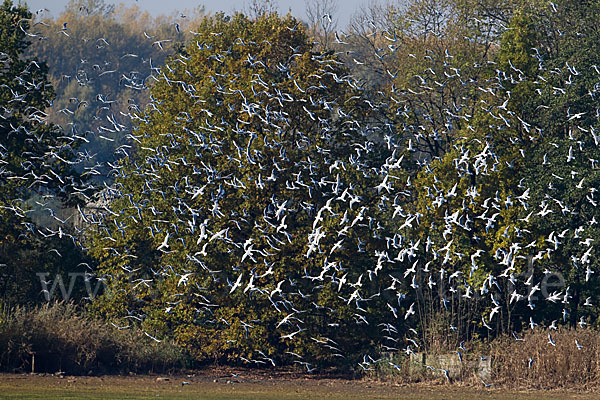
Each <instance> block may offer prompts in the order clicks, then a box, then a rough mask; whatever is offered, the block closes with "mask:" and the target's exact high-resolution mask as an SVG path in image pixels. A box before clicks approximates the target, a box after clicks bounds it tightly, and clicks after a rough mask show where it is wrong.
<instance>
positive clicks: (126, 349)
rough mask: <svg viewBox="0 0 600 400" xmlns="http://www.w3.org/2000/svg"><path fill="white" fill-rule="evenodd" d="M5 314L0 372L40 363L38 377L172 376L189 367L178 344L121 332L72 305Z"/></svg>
mask: <svg viewBox="0 0 600 400" xmlns="http://www.w3.org/2000/svg"><path fill="white" fill-rule="evenodd" d="M2 314H3V315H2V316H1V317H0V370H4V371H15V372H16V371H20V372H29V371H31V370H32V369H33V366H32V363H33V362H35V371H36V372H56V371H64V372H65V373H69V374H89V373H94V374H97V373H115V372H119V373H124V372H136V373H137V372H167V371H172V370H174V369H179V368H184V367H185V366H186V365H187V363H188V357H187V355H186V354H185V352H184V351H183V350H181V349H180V348H179V347H177V346H176V345H175V344H174V343H172V342H170V341H167V340H164V341H162V342H160V343H157V342H155V341H153V340H151V339H150V338H148V337H147V336H146V335H145V334H144V332H143V331H142V330H140V329H139V328H134V327H132V328H129V329H123V330H118V329H117V328H115V327H113V326H112V325H110V324H108V323H106V322H105V321H103V320H101V319H97V318H91V317H88V316H85V315H84V314H83V313H82V312H81V311H79V310H78V308H77V306H76V305H74V304H72V303H52V304H50V303H48V304H45V305H42V306H39V307H34V308H26V307H22V306H19V307H15V308H12V309H10V310H7V311H6V310H5V311H4V312H3V313H2ZM34 359H35V361H34Z"/></svg>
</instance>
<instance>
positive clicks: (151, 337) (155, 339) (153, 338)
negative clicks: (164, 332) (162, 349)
mask: <svg viewBox="0 0 600 400" xmlns="http://www.w3.org/2000/svg"><path fill="white" fill-rule="evenodd" d="M144 333H145V334H146V336H148V337H149V338H150V339H152V340H154V341H155V342H157V343H160V342H162V340H159V339H157V338H155V337H154V336H152V335H150V334H149V333H148V332H146V331H144Z"/></svg>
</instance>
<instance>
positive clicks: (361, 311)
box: [91, 14, 385, 369]
mask: <svg viewBox="0 0 600 400" xmlns="http://www.w3.org/2000/svg"><path fill="white" fill-rule="evenodd" d="M195 31H196V34H195V37H194V39H193V40H192V41H191V42H190V43H189V44H188V45H187V46H186V47H185V48H184V49H183V50H182V53H181V54H180V55H178V56H176V57H173V58H171V59H170V60H168V61H167V64H166V65H165V66H164V67H163V68H161V72H160V76H161V77H162V78H161V79H160V81H159V82H157V83H156V84H155V86H154V87H153V89H152V99H153V101H152V103H151V104H149V106H148V107H147V108H146V113H145V114H143V115H142V114H140V115H139V118H140V119H141V121H142V122H140V123H139V125H138V126H137V132H136V136H137V138H138V139H137V140H138V141H139V142H138V147H137V149H138V150H137V152H136V154H135V157H132V158H130V159H128V160H126V162H124V163H123V165H122V166H121V177H119V178H118V179H117V182H116V190H117V192H118V195H119V196H120V197H119V198H118V199H117V200H115V201H114V202H113V203H112V204H111V212H110V214H107V215H106V217H105V219H104V223H103V224H102V225H101V226H100V227H99V233H98V235H97V236H96V237H95V239H94V240H93V242H92V244H91V253H92V255H93V256H94V257H96V258H97V260H98V261H99V264H100V267H99V273H101V274H105V275H106V276H107V282H108V290H107V291H106V293H105V294H104V296H103V297H102V298H101V299H99V301H97V302H96V303H95V308H96V309H97V310H98V311H99V312H101V313H103V314H105V315H108V316H109V317H111V318H140V319H141V320H143V326H144V327H145V329H148V330H151V331H152V332H153V334H154V335H158V336H163V335H171V334H173V335H174V336H175V338H176V339H177V340H178V341H179V343H180V344H183V345H185V346H186V347H188V349H190V351H192V352H193V353H194V354H195V355H196V356H197V357H198V358H199V359H202V360H205V359H212V358H216V359H221V360H226V359H229V360H233V361H239V360H240V359H241V357H244V358H245V359H248V360H253V361H255V362H256V363H265V362H266V363H267V364H269V365H270V361H268V360H267V359H266V357H269V358H274V360H275V361H274V362H275V363H276V364H278V363H280V362H287V363H292V362H293V361H298V362H300V363H304V365H306V367H307V368H308V369H310V368H313V365H314V364H313V363H317V364H318V363H322V364H332V363H347V365H350V364H352V361H353V360H354V359H357V358H359V357H360V351H362V350H365V349H374V348H375V347H376V344H377V340H376V338H377V336H378V335H380V334H381V333H380V332H379V330H378V329H379V328H377V323H378V322H379V321H380V320H381V318H382V315H381V314H380V313H378V312H372V311H373V310H376V309H380V308H381V306H382V305H385V303H383V302H382V300H381V298H380V297H378V293H377V291H378V290H379V287H378V283H377V282H378V279H380V278H382V276H381V275H383V273H382V274H380V275H378V272H379V270H381V269H382V268H383V266H382V265H380V266H379V267H380V268H379V269H377V265H376V259H375V257H373V254H374V252H375V250H378V249H379V250H381V249H383V248H384V246H385V239H384V238H383V231H384V228H383V227H382V226H381V225H380V224H378V223H376V218H375V216H376V213H377V212H378V207H377V202H378V200H379V198H378V196H377V194H378V191H376V190H375V189H374V187H375V186H376V183H378V181H377V179H378V175H377V173H376V171H375V169H374V168H373V167H375V166H377V164H376V163H375V160H377V159H378V158H380V157H381V154H380V153H381V152H382V150H380V148H379V146H376V144H375V142H374V141H373V137H371V135H369V132H368V129H369V128H367V127H365V126H363V125H362V124H361V122H359V121H362V120H363V118H365V117H364V116H363V115H364V114H366V113H367V110H369V108H368V107H367V106H366V104H365V102H364V101H362V99H361V94H360V92H358V91H357V90H356V82H354V81H353V80H352V79H351V78H349V77H348V74H347V70H346V69H345V68H344V67H343V66H342V65H341V62H340V61H338V60H337V59H336V58H334V57H333V56H332V55H331V54H321V53H313V52H312V44H311V43H310V41H309V39H308V37H307V35H306V33H305V31H304V28H303V27H302V25H301V24H299V22H298V21H296V20H295V19H294V18H292V17H290V16H287V17H279V16H277V15H276V14H269V15H266V14H265V15H260V16H258V17H257V18H256V19H254V20H250V19H248V18H247V17H245V16H243V15H241V14H236V15H235V16H233V17H226V16H224V15H221V14H218V15H216V16H214V17H210V18H208V17H207V18H205V19H204V20H203V21H202V23H201V24H200V26H198V27H197V28H196V30H195ZM163 72H164V74H163ZM383 149H385V147H383ZM383 263H384V262H383V261H380V264H383ZM369 269H370V271H368V270H369ZM372 295H374V296H372ZM350 349H352V351H350ZM261 352H262V353H261ZM305 356H311V358H306V359H305V358H301V357H305ZM346 357H348V358H349V359H348V360H346V359H345V358H346ZM307 362H310V364H306V363H307Z"/></svg>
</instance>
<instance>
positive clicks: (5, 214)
mask: <svg viewBox="0 0 600 400" xmlns="http://www.w3.org/2000/svg"><path fill="white" fill-rule="evenodd" d="M0 23H1V24H2V30H1V31H0V157H1V159H0V163H1V164H2V165H1V168H0V187H1V188H2V190H1V191H0V192H1V194H0V208H1V211H0V213H1V214H2V219H1V220H2V222H1V223H0V264H1V265H2V267H0V291H1V292H2V294H3V299H2V300H3V302H4V303H9V304H10V303H13V304H14V303H28V302H33V301H39V300H43V298H44V296H43V295H42V294H40V289H41V287H40V280H39V277H38V276H37V275H36V274H37V273H39V272H55V271H59V272H66V271H67V270H68V269H69V268H74V266H75V265H76V264H77V263H78V262H79V261H77V260H76V258H77V257H76V256H75V255H76V254H80V253H79V252H78V251H77V249H76V248H75V246H74V244H75V243H74V242H73V243H71V244H70V245H69V242H68V239H67V236H68V234H67V232H66V231H64V232H63V231H62V229H63V228H61V230H60V233H58V231H56V230H55V231H54V233H50V232H49V231H46V232H45V233H44V234H45V235H47V236H52V237H51V238H50V239H49V240H47V241H44V240H42V239H41V235H40V234H39V231H38V230H37V229H36V228H37V227H36V226H35V225H34V224H33V223H32V222H31V220H30V219H29V218H28V214H29V212H30V207H29V206H28V204H27V201H28V200H29V199H30V198H32V196H34V195H38V196H42V195H45V196H49V197H56V199H57V200H58V201H62V202H65V203H66V204H75V203H76V202H77V201H78V200H79V199H78V196H76V195H74V193H75V191H76V190H80V191H81V192H82V193H83V194H85V192H86V187H85V185H84V183H83V182H82V181H81V179H80V177H78V175H77V174H75V173H74V171H73V165H74V163H75V161H73V160H74V159H75V154H74V152H75V149H76V148H77V146H78V144H79V142H78V140H77V139H75V138H72V137H69V136H67V135H64V134H63V133H62V132H61V130H60V129H59V128H58V127H56V126H55V125H53V124H49V123H47V114H46V108H47V107H48V105H49V103H50V102H51V100H52V98H53V96H54V92H53V90H52V86H51V85H50V84H49V81H48V79H47V73H48V68H47V66H46V65H45V64H44V63H42V62H40V61H39V60H37V59H35V58H27V57H25V56H24V54H25V53H26V50H27V47H28V46H29V44H30V43H29V41H28V36H27V34H26V32H28V30H29V29H30V27H31V24H32V15H31V13H30V12H29V11H28V10H27V9H26V8H25V7H22V6H13V5H12V2H11V1H8V0H7V1H4V2H3V4H2V6H0ZM64 229H66V228H64ZM63 233H64V235H63ZM54 236H56V237H54ZM50 249H54V250H55V251H56V253H54V254H53V255H49V254H48V251H49V250H50ZM61 252H62V253H64V254H65V259H63V260H62V261H58V259H59V258H60V257H58V256H60V255H61ZM74 258H75V259H74ZM67 259H69V260H68V261H67ZM61 263H63V264H61ZM65 278H66V277H65Z"/></svg>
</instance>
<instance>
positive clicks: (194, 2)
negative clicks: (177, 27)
mask: <svg viewBox="0 0 600 400" xmlns="http://www.w3.org/2000/svg"><path fill="white" fill-rule="evenodd" d="M20 1H21V2H22V3H27V5H28V6H29V9H30V10H32V11H36V10H38V9H41V8H47V9H48V10H50V12H51V14H52V15H53V16H55V17H56V16H57V15H59V14H60V13H61V12H62V11H63V10H64V8H65V6H66V5H67V4H68V3H69V0H50V1H48V0H20ZM275 1H276V3H277V4H278V5H279V12H280V13H283V14H285V13H287V12H288V11H290V10H291V11H292V15H294V16H296V17H299V18H300V19H305V18H306V12H305V2H304V0H295V1H294V0H275ZM13 2H14V3H18V2H19V0H13ZM121 2H122V3H124V4H126V5H133V4H137V5H138V6H139V7H140V8H141V9H145V10H148V11H149V12H150V13H151V14H152V15H154V16H157V15H160V14H166V15H170V14H172V13H173V12H174V11H184V10H186V9H187V10H192V9H194V8H196V7H197V6H199V5H203V6H204V7H205V8H206V10H207V11H212V12H216V11H224V12H225V13H228V14H231V13H232V12H233V11H235V10H242V9H244V7H245V6H247V5H248V4H249V3H250V0H238V1H235V0H173V1H165V0H116V1H112V0H106V3H107V4H118V3H121ZM368 3H369V0H338V11H337V12H336V13H335V14H334V17H337V20H338V29H342V30H343V29H345V28H346V26H347V24H348V22H349V20H350V17H351V16H352V15H353V14H354V13H355V12H356V10H358V8H359V7H360V5H366V4H368Z"/></svg>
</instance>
